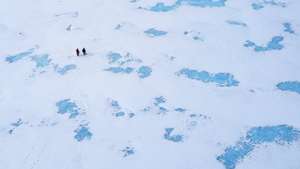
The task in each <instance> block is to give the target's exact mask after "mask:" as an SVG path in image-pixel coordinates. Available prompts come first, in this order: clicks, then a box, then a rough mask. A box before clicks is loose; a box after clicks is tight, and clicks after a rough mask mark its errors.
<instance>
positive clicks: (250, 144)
mask: <svg viewBox="0 0 300 169" xmlns="http://www.w3.org/2000/svg"><path fill="white" fill-rule="evenodd" d="M298 140H300V131H299V130H296V129H294V128H293V127H292V126H287V125H277V126H265V127H253V128H251V129H250V130H249V131H248V132H247V135H246V137H243V138H241V139H240V140H239V141H238V142H237V143H236V144H235V145H234V146H229V147H227V148H226V149H225V151H224V153H223V154H221V155H219V156H218V157H217V160H218V161H220V162H221V163H223V165H224V166H225V168H226V169H235V167H236V165H237V164H238V163H239V162H241V161H242V160H243V159H244V158H245V157H246V156H247V155H249V153H250V152H252V151H253V150H254V149H255V148H256V147H257V146H258V145H260V144H264V143H277V144H280V145H284V144H291V143H292V142H295V141H298Z"/></svg>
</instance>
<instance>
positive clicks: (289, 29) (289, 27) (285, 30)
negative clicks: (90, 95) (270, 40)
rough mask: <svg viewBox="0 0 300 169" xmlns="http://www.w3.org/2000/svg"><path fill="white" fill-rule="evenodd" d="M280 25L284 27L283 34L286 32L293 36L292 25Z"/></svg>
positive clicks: (286, 23)
mask: <svg viewBox="0 0 300 169" xmlns="http://www.w3.org/2000/svg"><path fill="white" fill-rule="evenodd" d="M282 25H283V27H284V32H288V33H290V34H295V31H294V30H293V28H292V24H290V23H288V22H285V23H283V24H282Z"/></svg>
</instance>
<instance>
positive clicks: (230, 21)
mask: <svg viewBox="0 0 300 169" xmlns="http://www.w3.org/2000/svg"><path fill="white" fill-rule="evenodd" d="M226 23H228V24H230V25H237V26H242V27H247V24H245V23H243V22H240V21H233V20H227V21H226Z"/></svg>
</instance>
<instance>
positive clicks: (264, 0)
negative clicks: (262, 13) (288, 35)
mask: <svg viewBox="0 0 300 169" xmlns="http://www.w3.org/2000/svg"><path fill="white" fill-rule="evenodd" d="M266 5H270V6H279V7H282V8H285V7H286V3H284V2H282V1H279V0H261V2H256V3H252V4H251V6H252V9H254V10H260V9H262V8H264V7H265V6H266Z"/></svg>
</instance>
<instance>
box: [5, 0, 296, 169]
mask: <svg viewBox="0 0 300 169" xmlns="http://www.w3.org/2000/svg"><path fill="white" fill-rule="evenodd" d="M158 2H165V5H170V4H173V3H175V1H171V0H167V1H164V0H161V1H158V0H139V1H136V2H135V1H130V0H48V1H46V0H22V1H21V0H7V1H3V2H2V3H1V6H0V145H1V146H0V169H120V168H123V169H200V168H206V169H225V168H226V166H225V165H224V164H223V163H222V162H220V161H219V160H217V157H218V156H220V155H222V154H223V153H224V151H225V149H226V148H227V147H230V146H234V145H235V144H236V143H237V142H238V141H239V140H240V139H241V138H242V137H245V136H246V134H247V131H249V130H250V129H251V128H253V127H259V126H276V125H288V126H292V127H293V128H294V129H297V130H300V92H299V93H297V92H289V91H282V90H279V89H278V88H277V87H276V85H277V84H278V83H280V82H285V81H300V59H299V57H300V55H299V50H300V38H299V33H300V17H299V16H300V12H299V9H300V1H299V0H285V1H284V2H285V3H286V7H280V6H276V5H266V6H265V7H264V8H263V9H260V10H254V9H253V8H252V7H251V4H252V3H255V2H257V1H255V0H253V1H252V0H245V1H241V0H227V1H226V2H225V6H224V7H199V6H192V5H187V4H184V5H181V6H180V7H178V8H176V9H174V10H171V11H168V12H153V11H150V10H147V9H150V7H151V6H154V5H155V4H157V3H158ZM228 20H233V21H239V22H242V23H246V24H247V26H240V25H233V24H228V23H227V21H228ZM286 22H288V23H291V26H292V28H293V30H294V31H295V33H294V34H291V33H288V32H284V27H283V23H286ZM70 25H71V26H70ZM118 25H119V29H116V27H117V26H118ZM67 28H68V30H67ZM150 28H155V29H156V30H160V31H165V32H167V34H165V35H163V36H154V37H150V36H148V35H147V34H145V32H144V31H146V30H148V29H150ZM184 32H188V34H187V35H185V34H184ZM195 35H197V36H199V37H200V40H195V39H193V36H195ZM274 36H282V37H284V40H283V41H282V42H281V44H282V45H283V46H284V47H283V48H282V49H281V50H270V51H264V52H256V51H254V49H253V48H249V47H245V46H244V44H245V42H246V41H247V40H250V41H252V42H255V43H256V44H257V45H262V46H265V45H266V44H267V43H268V42H269V41H270V40H271V39H272V37H274ZM83 47H85V48H86V49H87V52H88V55H87V56H82V55H81V56H79V57H77V56H76V55H75V49H76V48H79V49H82V48H83ZM29 49H33V53H32V54H31V55H29V56H26V57H24V58H22V59H20V60H17V61H15V62H12V63H9V62H7V60H6V59H7V57H9V56H12V55H16V54H18V53H22V52H25V51H28V50H29ZM112 52H114V53H119V54H120V55H122V56H123V57H124V56H126V55H127V56H128V57H129V58H133V59H132V60H134V61H129V63H125V64H124V65H125V67H131V68H133V69H134V70H133V71H132V72H131V73H113V72H110V71H106V70H105V69H108V68H109V67H116V66H119V65H118V63H110V62H109V60H108V55H109V53H112ZM43 54H47V55H48V59H51V61H50V63H48V64H46V65H44V66H41V67H38V66H37V63H36V62H35V61H34V59H33V58H34V56H41V55H43ZM70 64H73V65H76V68H74V69H72V70H69V71H68V72H66V73H65V74H63V75H62V74H59V73H58V72H57V68H58V67H63V66H65V65H70ZM124 65H121V67H122V66H124ZM141 66H147V67H150V68H151V69H152V72H151V74H150V75H149V76H148V77H146V78H140V77H139V76H138V73H137V71H138V68H140V67H141ZM183 68H188V69H193V70H198V71H199V72H200V71H207V72H209V73H211V74H217V73H221V72H224V73H230V74H231V75H233V76H234V79H235V80H237V81H238V82H239V83H238V85H237V86H228V87H226V86H223V87H222V86H218V85H217V84H216V83H215V82H203V81H201V80H195V79H189V78H187V77H185V76H183V75H179V74H178V72H179V71H180V70H181V69H183ZM158 97H163V98H164V99H165V101H166V102H165V103H161V104H157V105H155V98H158ZM65 99H70V100H69V101H70V102H72V103H74V104H76V106H77V107H78V109H79V110H77V109H76V110H77V111H78V112H79V115H77V116H76V117H74V118H69V114H68V113H65V114H61V113H59V107H58V106H57V103H58V102H59V101H62V100H65ZM113 101H117V102H118V104H119V106H120V107H121V108H116V107H112V105H111V103H112V102H113ZM160 108H164V109H167V110H165V111H162V110H161V109H160ZM176 108H183V109H186V111H183V112H181V111H176V110H175V109H176ZM118 112H124V113H125V115H120V116H118V115H116V113H118ZM130 114H132V115H133V114H134V116H133V117H131V116H130ZM191 115H192V116H193V115H196V117H191ZM18 120H19V123H18V124H17V125H16V124H15V123H17V122H18ZM80 126H81V127H82V126H85V127H87V128H88V131H89V132H90V134H91V136H90V137H85V138H83V140H81V141H78V140H77V139H76V138H75V135H76V131H75V130H76V129H79V128H80ZM168 128H173V129H174V130H173V132H172V133H171V134H173V135H176V134H177V135H178V136H182V138H181V140H180V141H178V142H176V141H172V140H168V139H166V138H165V133H166V129H168ZM126 148H129V149H132V151H133V152H132V153H129V154H127V155H126V152H124V151H123V150H124V149H126ZM299 157H300V139H299V140H297V141H294V142H292V143H291V144H285V145H281V144H276V143H274V142H272V143H266V144H263V145H261V146H258V147H257V148H256V149H255V150H254V151H252V152H251V153H249V154H247V156H245V157H243V158H242V159H241V160H239V162H238V163H237V164H236V167H235V168H237V169H253V168H255V169H266V168H270V169H271V168H272V169H299V168H300V161H299Z"/></svg>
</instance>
